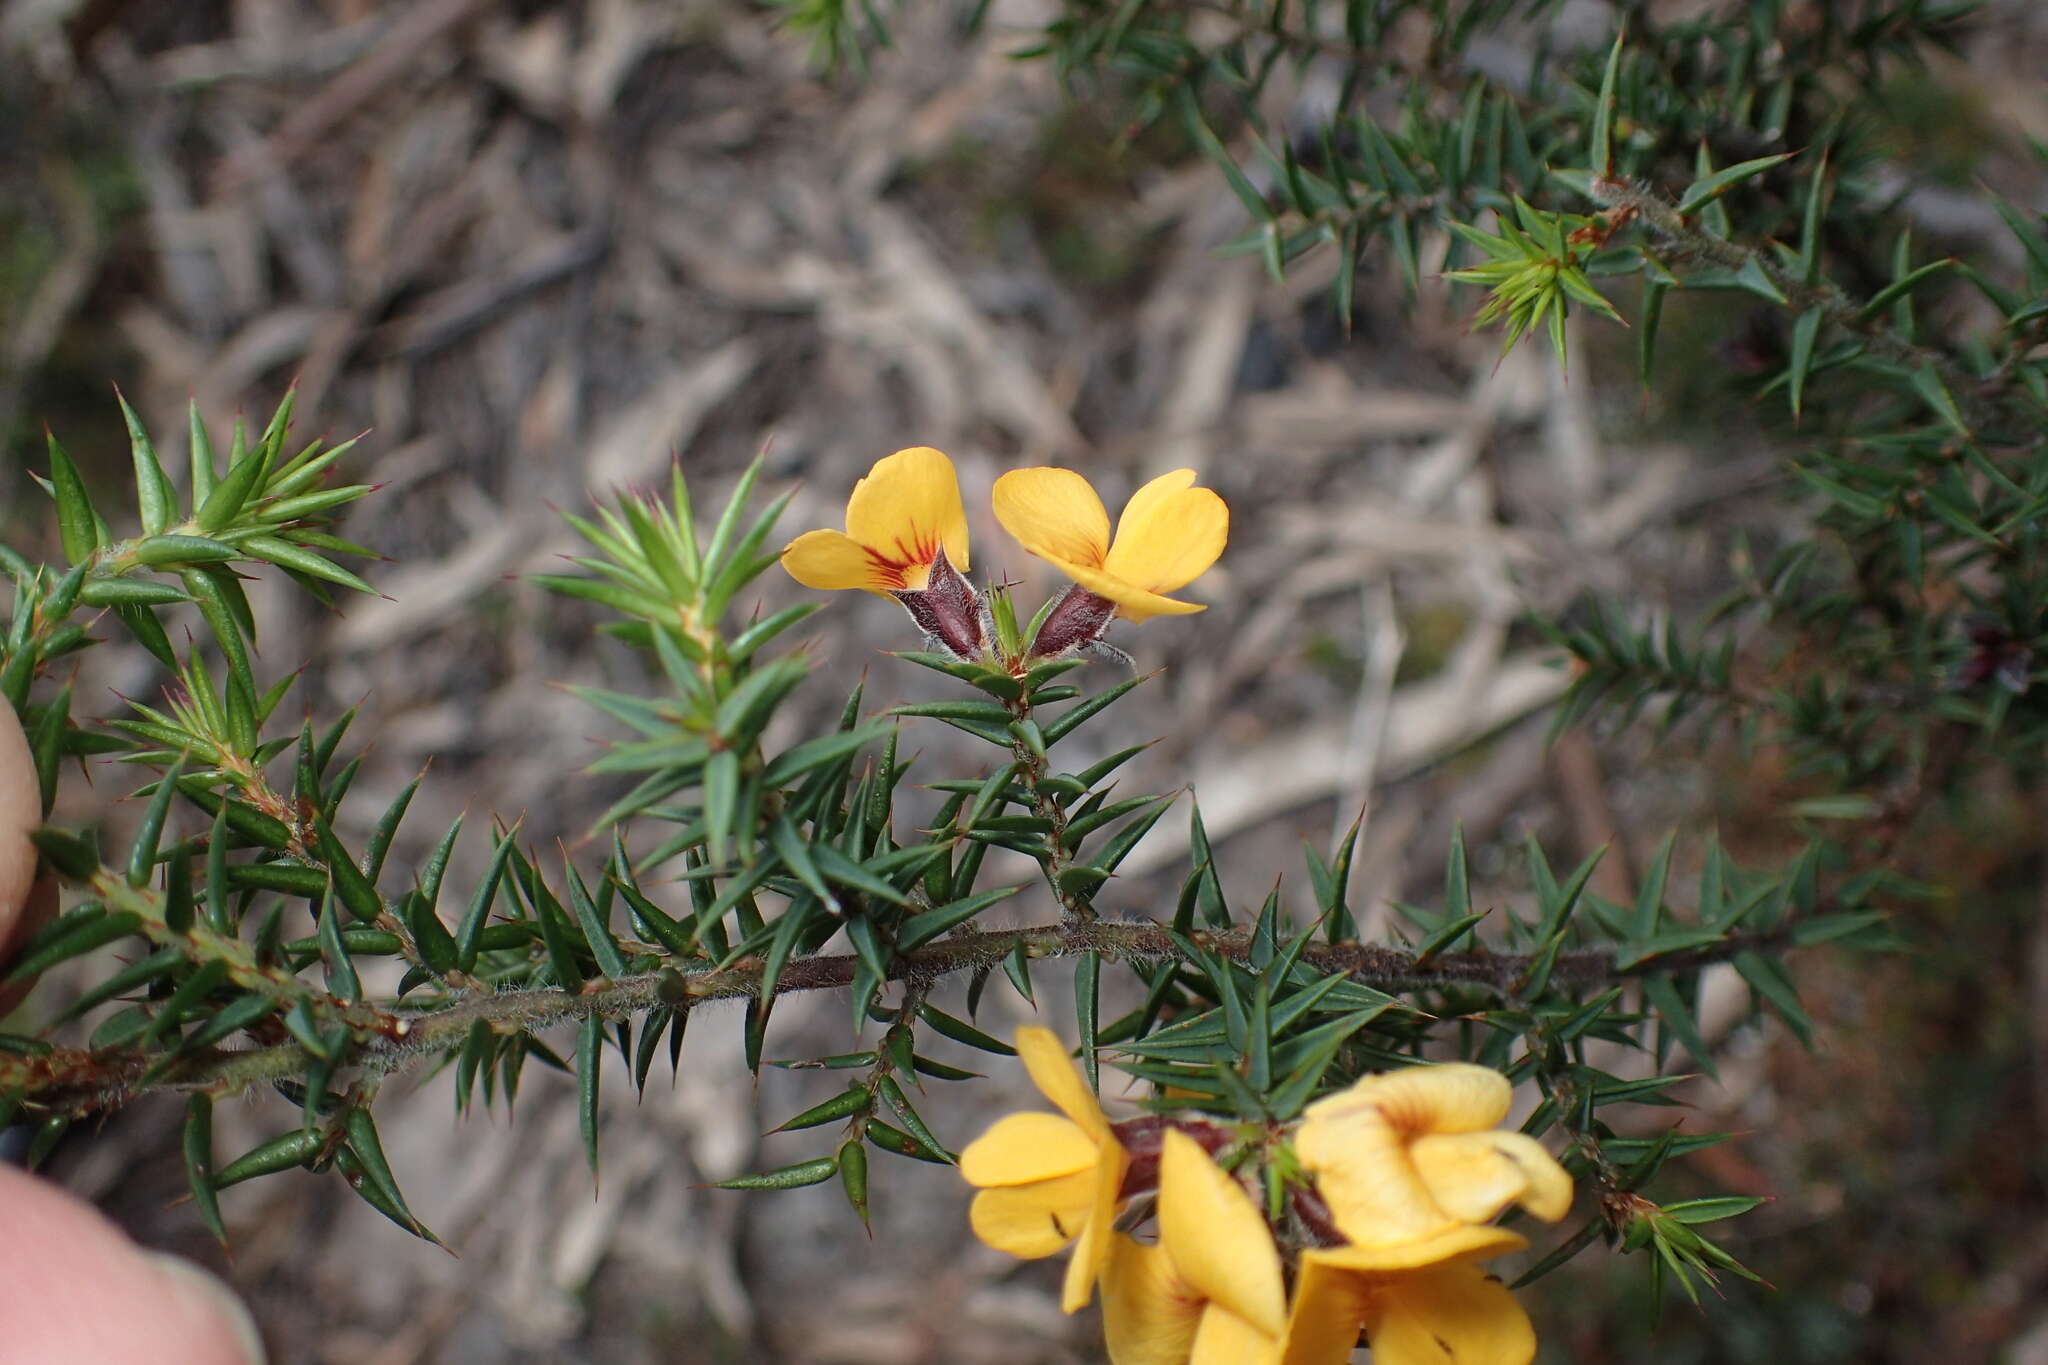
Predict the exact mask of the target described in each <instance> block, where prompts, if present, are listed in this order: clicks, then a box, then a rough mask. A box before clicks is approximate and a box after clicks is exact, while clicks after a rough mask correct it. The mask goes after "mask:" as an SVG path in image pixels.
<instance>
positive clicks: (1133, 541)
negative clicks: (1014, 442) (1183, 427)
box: [994, 468, 1230, 653]
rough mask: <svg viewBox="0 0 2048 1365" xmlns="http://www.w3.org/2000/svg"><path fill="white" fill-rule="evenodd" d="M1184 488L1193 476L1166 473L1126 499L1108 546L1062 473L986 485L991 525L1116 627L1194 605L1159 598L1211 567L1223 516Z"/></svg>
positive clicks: (1215, 502)
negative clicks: (1111, 612)
mask: <svg viewBox="0 0 2048 1365" xmlns="http://www.w3.org/2000/svg"><path fill="white" fill-rule="evenodd" d="M1194 481H1195V471H1194V470H1192V469H1176V470H1174V471H1173V472H1172V473H1170V474H1162V475H1160V476H1159V477H1158V478H1156V479H1154V480H1152V482H1150V483H1148V484H1146V485H1145V486H1144V487H1143V488H1140V489H1139V490H1138V491H1137V492H1135V493H1133V494H1132V495H1131V500H1130V501H1129V502H1127V503H1125V504H1124V511H1123V515H1122V516H1121V517H1120V518H1118V520H1117V525H1116V538H1115V540H1114V541H1112V540H1111V538H1110V534H1109V513H1108V512H1107V511H1105V510H1104V509H1103V506H1102V499H1101V498H1100V497H1098V496H1096V493H1095V490H1094V489H1093V488H1092V487H1090V486H1089V483H1088V481H1087V480H1086V479H1084V478H1082V477H1081V476H1080V475H1079V474H1076V473H1074V471H1072V470H1071V469H1052V468H1039V469H1014V470H1011V471H1010V472H1009V473H1007V474H1005V475H1003V476H1002V477H1001V478H999V479H997V480H996V486H995V493H994V502H995V511H996V520H997V521H999V522H1001V523H1002V524H1003V529H1004V530H1006V531H1008V532H1009V533H1010V534H1011V535H1013V536H1015V537H1016V538H1017V539H1018V540H1019V541H1021V542H1023V545H1024V548H1025V549H1027V550H1029V551H1030V552H1031V553H1032V554H1034V555H1037V556H1038V557H1039V558H1040V559H1043V560H1045V561H1047V562H1048V563H1050V564H1054V565H1056V566H1058V567H1059V569H1060V570H1061V572H1063V573H1065V574H1066V575H1067V576H1068V577H1069V578H1071V579H1073V580H1074V582H1075V583H1077V584H1079V585H1080V586H1081V588H1082V589H1084V590H1085V591H1087V592H1088V593H1091V594H1093V595H1094V596H1095V597H1098V598H1102V599H1104V600H1106V601H1108V602H1110V603H1113V604H1115V607H1116V610H1117V613H1118V614H1119V615H1121V616H1123V617H1124V618H1125V619H1126V620H1130V621H1143V620H1145V619H1147V618H1148V617H1153V616H1171V615H1181V614H1185V613H1187V612H1193V611H1200V610H1202V606H1201V604H1200V603H1197V602H1181V601H1177V600H1175V599H1174V598H1171V597H1167V596H1165V594H1167V593H1170V592H1172V591H1174V590H1175V589H1176V588H1180V587H1183V586H1185V585H1186V584H1188V583H1192V582H1193V581H1194V580H1195V579H1196V578H1198V577H1200V576H1201V575H1202V574H1203V573H1204V572H1205V571H1206V570H1207V569H1208V568H1209V566H1210V565H1211V564H1214V563H1215V562H1216V557H1217V556H1218V555H1220V554H1222V553H1223V543H1224V541H1225V539H1227V538H1228V536H1229V533H1230V509H1229V508H1227V507H1225V506H1224V505H1223V499H1222V498H1219V497H1217V496H1216V493H1215V491H1214V490H1212V489H1208V488H1195V487H1193V486H1192V485H1193V484H1194ZM1106 620H1107V612H1106V611H1105V613H1104V621H1105V623H1106ZM1036 652H1039V653H1051V652H1054V651H1052V650H1049V649H1042V650H1038V651H1036Z"/></svg>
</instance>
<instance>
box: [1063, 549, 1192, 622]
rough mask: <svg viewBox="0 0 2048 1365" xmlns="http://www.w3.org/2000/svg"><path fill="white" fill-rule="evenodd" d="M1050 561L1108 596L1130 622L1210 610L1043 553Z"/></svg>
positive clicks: (1107, 572)
mask: <svg viewBox="0 0 2048 1365" xmlns="http://www.w3.org/2000/svg"><path fill="white" fill-rule="evenodd" d="M1039 558H1041V559H1044V560H1045V561H1046V562H1047V563H1049V564H1053V565H1056V566H1058V568H1059V569H1060V570H1061V571H1062V572H1063V573H1065V574H1066V576H1067V577H1069V578H1071V579H1073V580H1074V581H1075V582H1076V583H1079V584H1080V585H1081V586H1082V587H1084V588H1086V589H1087V590H1088V591H1090V592H1092V593H1094V594H1095V595H1096V596H1097V597H1107V598H1108V599H1109V600H1110V601H1112V602H1114V603H1116V605H1117V615H1119V616H1121V617H1123V618H1124V619H1125V620H1126V621H1131V622H1134V623H1135V622H1138V621H1146V620H1150V619H1151V618H1152V617H1154V616H1186V615H1187V614H1188V613H1190V612H1197V611H1206V610H1208V608H1206V607H1204V606H1203V605H1202V604H1201V603H1200V602H1182V601H1180V600H1178V599H1177V598H1172V597H1161V596H1160V595H1159V594H1158V593H1156V592H1146V591H1145V590H1144V589H1143V588H1140V587H1137V586H1135V585H1133V584H1130V583H1126V582H1125V581H1124V580H1123V579H1121V578H1118V577H1117V576H1116V575H1115V574H1113V573H1110V572H1109V571H1108V570H1106V569H1092V568H1090V567H1088V566H1087V565H1086V564H1073V563H1069V562H1068V561H1066V560H1064V559H1054V558H1053V557H1052V556H1051V555H1041V556H1039Z"/></svg>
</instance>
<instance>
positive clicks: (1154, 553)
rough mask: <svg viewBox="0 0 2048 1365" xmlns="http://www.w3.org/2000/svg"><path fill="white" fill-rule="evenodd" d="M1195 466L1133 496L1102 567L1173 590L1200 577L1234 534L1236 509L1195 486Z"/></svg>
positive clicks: (1139, 583)
mask: <svg viewBox="0 0 2048 1365" xmlns="http://www.w3.org/2000/svg"><path fill="white" fill-rule="evenodd" d="M1194 481H1195V471H1194V470H1192V469H1176V470H1174V471H1173V472H1172V473H1171V474H1162V475H1160V476H1159V477H1158V478H1156V479H1154V480H1152V482H1150V483H1148V484H1146V485H1145V486H1144V487H1143V488H1140V489H1139V490H1138V491H1137V492H1136V493H1133V494H1132V495H1131V500H1130V501H1129V502H1127V503H1125V504H1124V513H1123V515H1122V516H1121V517H1119V518H1118V519H1117V523H1116V542H1115V543H1114V544H1113V545H1111V546H1110V549H1109V557H1108V558H1107V559H1105V560H1104V561H1103V564H1102V567H1103V568H1104V569H1105V570H1107V571H1108V572H1110V573H1112V574H1114V575H1116V576H1117V577H1118V578H1121V579H1123V580H1124V581H1125V582H1126V583H1129V584H1131V585H1132V586H1134V587H1137V588H1140V589H1143V590H1144V591H1146V592H1154V593H1168V592H1172V591H1173V590H1174V589H1175V588H1178V587H1180V586H1181V585H1183V584H1186V583H1192V582H1193V581H1194V580H1195V579H1197V578H1199V577H1200V576H1201V575H1202V574H1203V573H1204V572H1205V571H1206V570H1207V569H1208V567H1209V566H1210V565H1211V564H1214V563H1215V562H1216V557H1217V556H1218V555H1220V554H1222V553H1223V543H1224V541H1225V540H1226V539H1227V538H1228V537H1229V534H1230V509H1229V508H1227V507H1225V506H1224V505H1223V499H1222V498H1219V497H1217V496H1216V493H1215V491H1214V490H1212V489H1208V488H1191V487H1189V485H1190V484H1192V483H1193V482H1194Z"/></svg>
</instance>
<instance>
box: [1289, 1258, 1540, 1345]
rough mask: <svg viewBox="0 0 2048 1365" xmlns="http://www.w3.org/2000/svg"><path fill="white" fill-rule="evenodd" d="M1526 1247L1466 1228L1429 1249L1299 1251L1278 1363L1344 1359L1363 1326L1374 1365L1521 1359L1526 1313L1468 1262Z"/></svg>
mask: <svg viewBox="0 0 2048 1365" xmlns="http://www.w3.org/2000/svg"><path fill="white" fill-rule="evenodd" d="M1527 1245H1528V1243H1527V1242H1526V1241H1524V1240H1523V1239H1522V1238H1520V1237H1518V1236H1516V1235H1515V1234H1514V1233H1512V1232H1509V1231H1507V1230H1506V1229H1505V1228H1497V1227H1473V1226H1469V1225H1468V1226H1466V1227H1462V1228H1459V1229H1456V1230H1455V1231H1454V1232H1453V1233H1450V1234H1447V1235H1445V1236H1443V1237H1439V1238H1437V1239H1434V1242H1433V1244H1432V1245H1431V1246H1430V1247H1428V1248H1424V1247H1422V1246H1421V1244H1411V1245H1410V1246H1408V1247H1391V1248H1375V1247H1357V1246H1349V1247H1330V1248H1323V1249H1317V1250H1311V1251H1304V1252H1303V1253H1302V1254H1301V1268H1300V1273H1299V1275H1298V1277H1297V1279H1296V1282H1295V1287H1294V1304H1293V1309H1292V1311H1291V1312H1290V1314H1289V1316H1288V1321H1287V1337H1286V1341H1285V1343H1284V1345H1283V1347H1282V1349H1281V1353H1280V1356H1279V1361H1278V1365H1345V1363H1346V1362H1348V1361H1349V1360H1350V1359H1351V1353H1352V1349H1353V1348H1354V1347H1355V1346H1356V1345H1357V1344H1358V1333H1359V1331H1360V1329H1361V1328H1362V1329H1363V1330H1364V1331H1365V1334H1366V1340H1367V1342H1368V1343H1369V1344H1370V1345H1371V1346H1372V1360H1373V1365H1529V1362H1530V1361H1531V1360H1532V1359H1534V1358H1535V1355H1536V1332H1535V1329H1534V1328H1533V1327H1532V1326H1530V1324H1529V1315H1528V1314H1527V1313H1525V1312H1523V1311H1522V1306H1521V1305H1520V1304H1519V1303H1516V1302H1515V1298H1514V1295H1512V1294H1510V1293H1509V1292H1508V1291H1507V1287H1506V1286H1505V1285H1503V1284H1501V1282H1500V1281H1499V1280H1497V1279H1495V1278H1494V1277H1492V1276H1491V1275H1488V1274H1487V1273H1486V1272H1485V1271H1484V1270H1481V1269H1480V1268H1479V1266H1478V1265H1476V1264H1475V1262H1477V1261H1481V1260H1485V1259H1488V1258H1490V1257H1493V1256H1498V1255H1501V1254H1503V1253H1504V1252H1510V1251H1519V1250H1521V1249H1522V1248H1523V1247H1525V1246H1527Z"/></svg>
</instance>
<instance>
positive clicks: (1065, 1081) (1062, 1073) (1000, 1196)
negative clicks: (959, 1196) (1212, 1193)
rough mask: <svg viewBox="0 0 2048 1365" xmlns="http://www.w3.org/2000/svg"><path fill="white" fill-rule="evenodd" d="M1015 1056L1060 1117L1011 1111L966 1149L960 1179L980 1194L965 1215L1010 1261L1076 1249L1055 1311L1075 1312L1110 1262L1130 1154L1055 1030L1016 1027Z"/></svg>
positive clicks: (1083, 1303) (980, 1235)
mask: <svg viewBox="0 0 2048 1365" xmlns="http://www.w3.org/2000/svg"><path fill="white" fill-rule="evenodd" d="M1017 1055H1018V1056H1019V1057H1021V1058H1022V1059H1023V1062H1024V1068H1025V1070H1026V1071H1028V1072H1029V1073H1030V1075H1031V1080H1032V1083H1033V1084H1034V1085H1036V1086H1037V1087H1038V1089H1039V1091H1040V1092H1041V1093H1042V1094H1044V1096H1045V1097H1046V1098H1047V1099H1049V1100H1051V1101H1052V1102H1053V1104H1054V1106H1055V1107H1056V1108H1058V1109H1059V1110H1060V1114H1011V1115H1010V1116H1009V1117H1007V1118H1004V1119H1001V1120H999V1121H997V1123H996V1124H995V1126H994V1127H992V1128H990V1129H989V1130H988V1131H987V1132H986V1133H983V1134H982V1135H981V1136H980V1137H978V1138H976V1139H975V1140H974V1141H973V1142H970V1143H969V1144H967V1147H966V1149H965V1150H964V1151H962V1152H961V1153H960V1174H961V1175H962V1176H964V1177H966V1179H967V1183H968V1184H970V1185H975V1186H979V1187H980V1188H981V1193H980V1194H978V1195H976V1196H975V1197H974V1205H973V1208H972V1209H971V1211H970V1215H969V1216H970V1219H971V1221H972V1223H973V1226H974V1235H975V1236H977V1237H979V1238H981V1240H982V1241H984V1242H986V1243H988V1244H989V1245H990V1246H992V1247H994V1248H995V1249H996V1250H998V1251H1007V1252H1009V1253H1010V1254H1011V1255H1012V1256H1021V1257H1024V1258H1025V1259H1027V1260H1035V1259H1037V1258H1039V1257H1042V1256H1051V1255H1053V1254H1055V1253H1056V1252H1058V1251H1059V1250H1061V1249H1062V1248H1063V1247H1066V1246H1067V1245H1069V1244H1070V1243H1071V1244H1073V1246H1074V1256H1073V1259H1072V1260H1070V1261H1069V1262H1068V1263H1067V1277H1066V1283H1065V1285H1064V1287H1063V1289H1062V1291H1061V1295H1060V1306H1061V1307H1062V1308H1064V1309H1065V1310H1066V1311H1067V1312H1069V1313H1077V1312H1079V1311H1080V1310H1081V1309H1083V1308H1085V1307H1087V1305H1088V1297H1089V1295H1090V1293H1092V1292H1093V1290H1094V1288H1095V1282H1096V1280H1097V1279H1098V1278H1100V1277H1101V1275H1102V1271H1103V1267H1104V1265H1105V1264H1107V1262H1108V1260H1109V1256H1110V1237H1111V1232H1112V1227H1111V1225H1112V1224H1113V1223H1114V1222H1115V1220H1116V1208H1117V1204H1118V1202H1119V1196H1120V1194H1121V1191H1122V1189H1123V1183H1124V1172H1125V1171H1126V1170H1127V1169H1129V1166H1130V1157H1129V1155H1128V1154H1127V1153H1126V1152H1125V1151H1124V1149H1123V1145H1122V1144H1121V1143H1119V1142H1118V1141H1117V1140H1116V1131H1115V1129H1113V1128H1112V1127H1111V1126H1110V1122H1109V1117H1108V1116H1107V1115H1106V1114H1104V1113H1103V1112H1102V1106H1101V1105H1099V1104H1097V1103H1096V1102H1095V1096H1094V1095H1093V1094H1092V1093H1091V1092H1090V1091H1089V1089H1088V1083H1087V1082H1086V1081H1084V1080H1083V1079H1081V1073H1080V1072H1079V1071H1078V1070H1077V1069H1076V1068H1075V1067H1074V1065H1073V1063H1072V1062H1070V1061H1068V1060H1067V1050H1066V1048H1065V1047H1064V1046H1062V1045H1061V1043H1060V1040H1059V1038H1058V1037H1057V1036H1055V1035H1054V1034H1053V1033H1052V1031H1051V1030H1049V1029H1042V1028H1022V1029H1019V1030H1017ZM1062 1114H1063V1115H1065V1117H1064V1118H1063V1117H1061V1116H1060V1115H1062Z"/></svg>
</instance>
